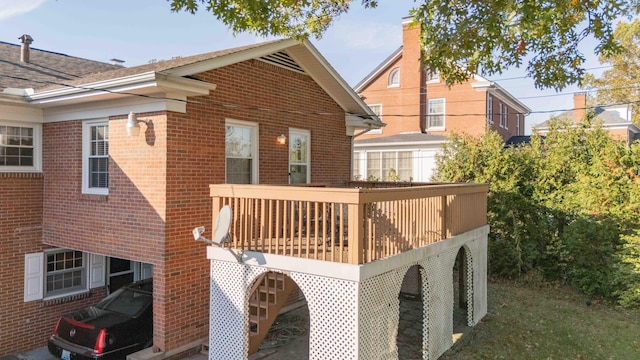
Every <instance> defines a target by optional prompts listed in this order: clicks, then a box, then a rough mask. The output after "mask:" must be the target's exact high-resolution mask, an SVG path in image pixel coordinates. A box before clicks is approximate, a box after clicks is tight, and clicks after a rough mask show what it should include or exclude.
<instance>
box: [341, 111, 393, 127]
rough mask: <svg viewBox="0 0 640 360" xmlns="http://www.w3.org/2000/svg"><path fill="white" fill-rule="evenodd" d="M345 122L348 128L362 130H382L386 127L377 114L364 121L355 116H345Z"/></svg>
mask: <svg viewBox="0 0 640 360" xmlns="http://www.w3.org/2000/svg"><path fill="white" fill-rule="evenodd" d="M344 122H345V124H346V125H347V126H350V127H353V128H360V129H380V128H382V127H384V126H385V124H384V123H383V122H382V121H380V119H379V118H378V117H377V116H375V114H373V115H371V118H369V119H363V118H361V117H360V116H357V115H353V114H345V116H344Z"/></svg>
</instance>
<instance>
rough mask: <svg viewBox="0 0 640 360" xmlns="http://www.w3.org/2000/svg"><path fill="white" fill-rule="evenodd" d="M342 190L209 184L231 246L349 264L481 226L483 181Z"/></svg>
mask: <svg viewBox="0 0 640 360" xmlns="http://www.w3.org/2000/svg"><path fill="white" fill-rule="evenodd" d="M394 184H396V186H393V185H394ZM398 184H402V186H399V185H398ZM348 185H349V186H351V188H346V187H345V188H336V187H322V186H274V185H233V184H220V185H211V187H210V188H211V196H212V198H213V218H214V219H215V218H216V217H217V214H218V211H219V209H220V208H221V207H222V206H224V205H230V206H231V209H232V211H233V223H232V226H231V231H230V233H231V238H232V241H231V247H232V248H235V249H240V250H251V251H259V252H263V253H269V254H280V255H286V256H295V257H303V258H310V259H317V260H326V261H334V262H342V263H350V264H363V263H366V262H371V261H375V260H377V259H381V258H384V257H388V256H392V255H395V254H398V253H401V252H403V251H407V250H410V249H413V248H418V247H422V246H426V245H429V244H431V243H434V242H437V241H440V240H443V239H446V238H448V237H451V236H453V235H457V234H460V233H463V232H466V231H469V230H472V229H475V228H478V227H481V226H483V225H486V223H487V210H486V209H487V205H486V204H487V191H488V185H486V184H419V185H417V186H416V184H409V183H354V182H352V183H349V184H348ZM408 185H410V186H408Z"/></svg>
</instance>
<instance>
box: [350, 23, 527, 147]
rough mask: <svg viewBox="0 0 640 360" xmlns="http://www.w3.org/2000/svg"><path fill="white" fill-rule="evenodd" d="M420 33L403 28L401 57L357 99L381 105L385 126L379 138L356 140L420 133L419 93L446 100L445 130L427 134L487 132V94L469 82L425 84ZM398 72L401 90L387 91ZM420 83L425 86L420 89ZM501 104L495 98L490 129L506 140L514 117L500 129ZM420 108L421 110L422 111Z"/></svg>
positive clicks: (424, 108)
mask: <svg viewBox="0 0 640 360" xmlns="http://www.w3.org/2000/svg"><path fill="white" fill-rule="evenodd" d="M418 35H419V29H418V28H417V27H410V26H409V25H408V24H403V48H402V55H401V57H400V58H399V59H398V60H397V61H396V62H395V63H393V64H391V65H389V66H388V68H387V69H386V70H385V71H384V72H382V73H381V74H380V75H379V76H378V77H377V78H376V79H373V80H372V81H371V83H370V84H369V85H367V86H366V88H364V89H363V90H362V91H361V92H360V95H362V96H364V101H365V103H367V104H370V105H373V104H382V121H383V122H385V123H386V124H387V125H386V126H385V127H384V128H383V129H382V135H376V134H364V135H362V136H361V137H359V138H358V139H359V140H360V139H362V140H364V139H369V138H375V137H381V136H391V135H396V134H400V133H404V132H419V131H420V130H421V129H420V115H421V114H423V116H424V114H425V113H426V111H427V109H428V105H427V103H428V100H424V101H423V102H424V104H421V100H420V93H421V92H426V99H439V98H444V99H445V130H444V131H435V130H429V129H427V132H429V133H431V134H435V135H443V136H446V135H448V134H450V133H467V134H471V135H475V136H480V135H483V134H484V133H485V132H486V131H487V100H486V98H487V93H486V92H485V91H478V90H476V89H474V88H473V87H471V83H472V82H473V81H474V80H473V79H471V80H470V81H468V82H465V83H462V84H456V85H453V86H451V87H448V86H447V85H446V84H445V83H444V82H433V83H427V78H426V72H425V73H421V69H422V67H421V66H420V63H419V59H420V47H419V39H418ZM395 68H399V69H400V86H399V87H388V79H389V74H390V73H391V71H393V69H395ZM423 82H424V83H425V84H426V89H425V86H424V85H423ZM500 102H501V100H500V99H499V98H498V97H496V96H494V100H493V108H494V117H495V119H496V122H495V124H494V126H493V129H494V130H496V131H497V132H498V133H500V135H502V137H503V138H504V139H505V140H506V139H508V138H509V137H511V136H513V135H516V115H515V113H514V110H513V109H512V108H510V109H509V111H510V114H509V127H508V129H505V128H500V127H499V126H498V125H499V122H498V121H497V119H498V117H497V116H498V115H497V114H498V109H499V103H500ZM421 107H422V110H421ZM520 121H521V124H520V126H521V127H520V129H521V134H522V132H524V116H521V120H520Z"/></svg>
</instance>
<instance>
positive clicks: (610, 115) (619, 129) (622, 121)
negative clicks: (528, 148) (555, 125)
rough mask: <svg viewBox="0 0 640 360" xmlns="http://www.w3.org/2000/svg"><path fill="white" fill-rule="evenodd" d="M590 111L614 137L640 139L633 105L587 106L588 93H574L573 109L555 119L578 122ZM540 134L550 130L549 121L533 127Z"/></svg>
mask: <svg viewBox="0 0 640 360" xmlns="http://www.w3.org/2000/svg"><path fill="white" fill-rule="evenodd" d="M589 112H592V115H593V121H594V122H600V124H601V126H602V128H603V129H604V130H606V131H608V132H609V133H610V134H611V136H612V137H613V138H614V139H618V140H620V141H624V142H626V143H627V144H631V143H632V142H633V141H635V140H638V139H640V128H639V127H638V126H637V125H636V124H634V123H633V122H632V120H631V119H632V117H631V107H630V106H629V105H628V104H623V105H613V106H594V107H589V106H587V94H586V93H582V92H581V93H575V94H574V95H573V110H569V111H565V112H563V113H561V114H559V115H558V116H555V119H559V120H568V121H571V122H573V123H574V124H577V123H579V122H582V121H584V119H585V117H586V116H587V114H588V113H589ZM533 130H534V131H535V132H536V133H537V134H540V135H543V136H544V135H546V134H547V133H548V132H549V121H544V122H541V123H540V124H537V125H535V126H534V127H533Z"/></svg>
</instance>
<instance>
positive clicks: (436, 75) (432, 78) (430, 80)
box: [427, 71, 440, 84]
mask: <svg viewBox="0 0 640 360" xmlns="http://www.w3.org/2000/svg"><path fill="white" fill-rule="evenodd" d="M439 82H440V72H438V71H429V72H428V73H427V84H434V83H439Z"/></svg>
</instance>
